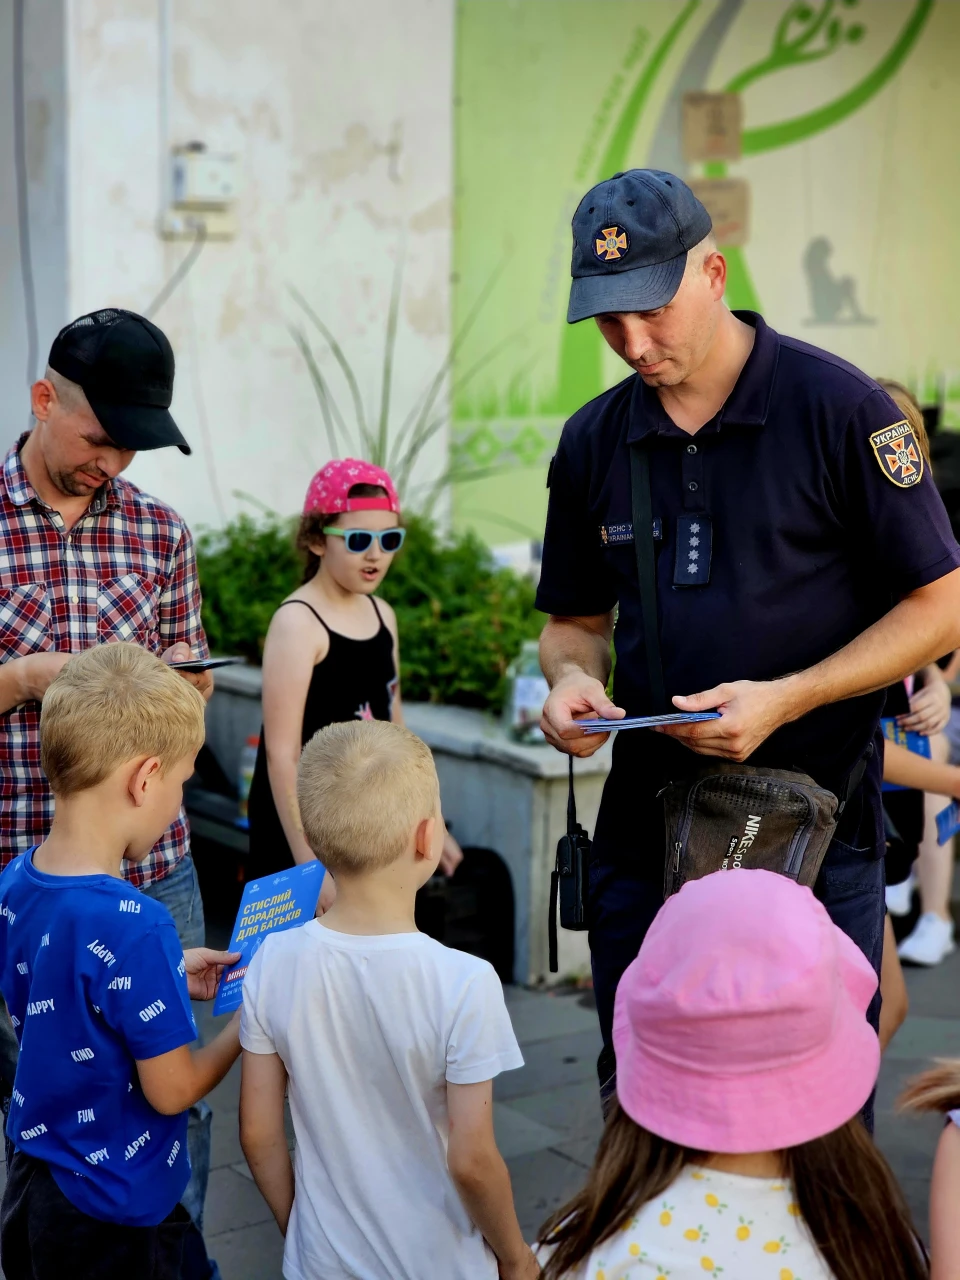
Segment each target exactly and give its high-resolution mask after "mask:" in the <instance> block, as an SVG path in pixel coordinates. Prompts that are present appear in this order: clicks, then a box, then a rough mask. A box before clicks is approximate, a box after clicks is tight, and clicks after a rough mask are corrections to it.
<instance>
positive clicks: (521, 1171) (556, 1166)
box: [508, 1150, 584, 1242]
mask: <svg viewBox="0 0 960 1280" xmlns="http://www.w3.org/2000/svg"><path fill="white" fill-rule="evenodd" d="M508 1164H509V1168H510V1178H511V1181H512V1183H513V1199H514V1203H515V1204H516V1207H517V1217H518V1218H519V1219H520V1229H521V1230H522V1232H523V1234H524V1238H525V1239H526V1240H529V1241H531V1242H532V1241H533V1240H534V1239H535V1238H536V1234H537V1231H538V1230H539V1228H540V1227H541V1226H542V1225H543V1223H544V1221H545V1220H546V1219H547V1218H549V1216H550V1215H551V1214H552V1213H553V1212H554V1211H555V1210H557V1209H559V1208H560V1206H561V1205H562V1204H565V1203H566V1202H567V1201H568V1200H569V1199H570V1198H571V1196H573V1195H574V1194H575V1193H576V1192H577V1191H578V1190H579V1189H580V1187H582V1186H583V1176H584V1169H583V1166H582V1165H579V1164H577V1163H576V1161H574V1160H570V1159H568V1158H567V1157H566V1156H564V1155H563V1154H562V1153H561V1152H559V1151H553V1150H550V1151H537V1152H535V1153H533V1154H531V1155H528V1156H519V1157H518V1158H517V1159H516V1160H510V1161H508Z"/></svg>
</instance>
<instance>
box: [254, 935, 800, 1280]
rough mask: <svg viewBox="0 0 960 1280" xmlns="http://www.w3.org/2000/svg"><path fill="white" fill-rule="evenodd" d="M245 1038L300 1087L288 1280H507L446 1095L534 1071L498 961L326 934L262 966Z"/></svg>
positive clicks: (294, 940) (425, 941)
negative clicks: (460, 1184)
mask: <svg viewBox="0 0 960 1280" xmlns="http://www.w3.org/2000/svg"><path fill="white" fill-rule="evenodd" d="M240 1039H241V1042H242V1044H243V1047H244V1048H245V1049H249V1050H250V1051H251V1052H252V1053H277V1054H279V1055H280V1058H281V1059H282V1061H283V1064H284V1066H285V1067H286V1069H287V1072H288V1074H289V1077H290V1086H289V1097H290V1111H291V1113H292V1116H293V1128H294V1132H295V1134H296V1139H297V1150H296V1158H295V1162H294V1168H295V1174H296V1193H295V1198H294V1204H293V1213H292V1214H291V1217H290V1226H289V1229H288V1231H287V1241H286V1248H285V1250H284V1256H283V1274H284V1276H286V1277H288V1280H321V1278H322V1280H326V1278H327V1277H331V1278H332V1277H338V1278H339V1277H350V1280H423V1277H424V1276H426V1275H432V1276H443V1278H444V1280H496V1276H497V1263H496V1259H495V1258H494V1255H493V1253H492V1251H491V1250H490V1249H489V1247H488V1246H487V1244H486V1242H485V1241H484V1239H483V1237H482V1236H481V1234H480V1232H479V1231H478V1230H477V1228H476V1227H475V1226H474V1224H473V1222H472V1220H471V1218H470V1216H469V1215H468V1213H467V1211H466V1209H465V1208H464V1206H463V1203H462V1201H461V1200H460V1197H459V1195H458V1193H457V1189H456V1186H455V1185H454V1183H453V1180H452V1178H451V1177H450V1174H449V1172H448V1170H447V1138H448V1134H449V1118H448V1113H447V1082H448V1081H449V1082H450V1083H451V1084H479V1083H480V1082H481V1081H484V1080H491V1079H492V1078H493V1077H494V1076H496V1075H499V1073H500V1072H501V1071H507V1070H510V1069H511V1068H514V1067H521V1066H523V1058H522V1056H521V1054H520V1049H519V1047H518V1045H517V1041H516V1037H515V1036H514V1034H513V1027H512V1026H511V1024H510V1016H509V1014H508V1013H507V1008H506V1005H505V1004H504V1000H503V988H502V987H501V985H500V980H499V978H498V977H497V975H496V973H495V972H494V970H493V969H492V968H491V966H490V965H489V964H488V963H487V962H486V961H485V960H478V959H477V958H476V956H470V955H466V954H465V953H464V952H462V951H453V950H451V949H450V948H448V947H444V946H441V944H440V943H439V942H435V941H434V940H433V939H432V938H428V937H427V936H426V934H422V933H398V934H388V935H385V936H379V937H357V936H356V935H353V934H347V933H336V932H335V931H334V930H332V929H328V928H326V927H325V926H324V925H322V924H320V923H319V922H318V921H315V920H313V921H310V922H309V923H308V924H305V925H304V926H303V927H302V928H298V929H290V930H288V931H287V932H286V933H279V934H274V935H273V937H270V938H267V940H266V941H265V943H264V944H263V946H262V947H261V948H260V950H259V952H258V953H257V955H256V956H255V957H254V958H253V960H252V961H251V963H250V968H249V970H248V972H247V975H246V977H245V978H244V983H243V1021H242V1024H241V1030H240ZM804 1280H806V1277H804Z"/></svg>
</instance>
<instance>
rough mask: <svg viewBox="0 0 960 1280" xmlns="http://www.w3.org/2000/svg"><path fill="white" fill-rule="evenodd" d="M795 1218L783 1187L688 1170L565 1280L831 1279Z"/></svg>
mask: <svg viewBox="0 0 960 1280" xmlns="http://www.w3.org/2000/svg"><path fill="white" fill-rule="evenodd" d="M799 1214H800V1211H799V1209H798V1208H797V1205H796V1204H795V1203H794V1200H793V1193H792V1190H791V1187H790V1183H789V1182H788V1181H781V1182H777V1181H776V1180H774V1179H772V1178H745V1177H743V1176H742V1175H741V1174H738V1173H721V1172H720V1171H719V1170H717V1169H705V1168H701V1167H700V1166H698V1165H687V1166H686V1167H685V1168H684V1169H683V1170H682V1172H681V1174H680V1176H679V1178H677V1180H676V1182H674V1183H673V1184H672V1185H671V1186H670V1188H669V1189H668V1191H667V1192H666V1194H665V1195H663V1196H660V1197H659V1198H658V1199H656V1200H650V1201H648V1202H647V1203H646V1204H645V1205H643V1207H642V1208H641V1209H640V1212H639V1213H638V1214H637V1216H636V1217H635V1218H634V1219H633V1221H632V1222H630V1223H628V1224H627V1226H626V1227H625V1228H624V1229H623V1230H622V1231H619V1232H618V1233H617V1234H616V1235H615V1236H613V1237H611V1239H609V1240H605V1241H604V1243H603V1244H602V1245H600V1247H599V1248H597V1249H594V1251H593V1253H591V1255H590V1257H589V1258H588V1259H587V1260H586V1261H585V1262H583V1263H581V1264H580V1266H579V1267H578V1268H577V1270H576V1271H574V1272H571V1273H570V1275H569V1280H665V1278H666V1280H711V1278H713V1280H831V1277H832V1276H833V1273H832V1272H831V1271H829V1270H828V1269H827V1266H826V1263H825V1262H824V1261H823V1259H822V1258H821V1257H820V1254H819V1253H818V1252H817V1250H816V1248H815V1247H814V1245H813V1242H812V1240H811V1239H810V1237H809V1235H808V1234H807V1232H806V1230H805V1228H804V1225H803V1223H802V1221H801V1220H800V1216H799ZM549 1252H550V1251H549V1250H546V1249H545V1250H543V1251H542V1254H541V1260H542V1261H546V1258H547V1256H548V1254H549Z"/></svg>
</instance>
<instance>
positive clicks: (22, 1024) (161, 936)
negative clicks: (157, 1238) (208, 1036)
mask: <svg viewBox="0 0 960 1280" xmlns="http://www.w3.org/2000/svg"><path fill="white" fill-rule="evenodd" d="M33 853H34V850H33V849H30V850H28V852H26V853H24V854H21V855H20V857H18V858H16V859H15V860H14V861H13V862H11V863H10V865H9V866H8V867H7V869H6V870H5V871H4V872H3V874H2V875H0V990H2V992H3V996H4V999H5V1000H6V1002H7V1008H8V1010H9V1012H10V1018H11V1021H12V1022H13V1026H14V1029H15V1030H16V1033H17V1039H18V1040H19V1041H20V1059H19V1062H18V1064H17V1075H16V1081H15V1084H14V1089H13V1100H12V1102H11V1105H10V1115H9V1118H8V1120H7V1135H8V1137H9V1138H10V1139H11V1140H12V1142H13V1143H14V1145H15V1146H16V1147H17V1148H18V1149H19V1150H21V1151H23V1152H25V1153H26V1154H27V1155H30V1156H33V1157H35V1158H36V1159H38V1160H43V1161H45V1162H46V1164H47V1165H49V1167H50V1172H51V1173H52V1175H53V1177H54V1179H55V1181H56V1183H57V1186H58V1187H59V1188H60V1190H61V1191H62V1192H63V1194H64V1195H65V1196H66V1197H67V1199H68V1200H69V1201H70V1202H71V1203H72V1204H74V1205H75V1206H76V1207H77V1208H78V1209H80V1210H81V1211H82V1212H83V1213H88V1214H90V1215H91V1216H92V1217H95V1218H101V1219H104V1220H106V1221H108V1222H116V1223H122V1224H124V1225H127V1226H152V1225H155V1224H156V1223H158V1222H161V1221H162V1220H163V1219H164V1218H165V1217H166V1216H167V1214H168V1213H170V1212H171V1210H172V1209H173V1208H174V1206H175V1205H176V1204H177V1202H178V1200H179V1199H180V1197H181V1195H182V1194H183V1190H184V1188H185V1186H186V1185H187V1181H188V1180H189V1177H190V1163H189V1160H188V1157H187V1117H186V1113H183V1114H181V1115H176V1116H164V1115H161V1114H160V1113H159V1112H158V1111H155V1110H154V1109H153V1107H151V1106H150V1103H149V1102H147V1100H146V1098H145V1097H144V1096H143V1091H142V1090H141V1088H140V1082H139V1078H138V1076H137V1068H136V1061H135V1060H136V1059H143V1058H155V1057H157V1056H158V1055H160V1054H162V1053H168V1052H169V1051H170V1050H171V1049H176V1048H179V1047H180V1046H181V1045H184V1044H189V1043H190V1041H192V1040H194V1039H195V1038H196V1035H197V1027H196V1023H195V1021H194V1018H193V1013H192V1011H191V1009H190V997H189V994H188V992H187V981H186V966H185V963H184V959H183V949H182V947H181V946H180V941H179V938H178V937H177V931H176V928H175V926H174V923H173V919H172V918H171V916H170V913H169V912H168V911H167V909H166V907H164V906H161V905H160V903H158V902H154V901H153V899H152V898H149V897H147V895H146V894H142V893H140V892H139V891H138V890H137V889H134V888H133V887H132V886H131V885H129V884H128V883H127V882H126V881H125V880H120V879H115V878H114V877H112V876H108V875H92V876H52V875H46V874H45V873H44V872H41V871H38V870H37V868H36V867H35V866H34V865H33Z"/></svg>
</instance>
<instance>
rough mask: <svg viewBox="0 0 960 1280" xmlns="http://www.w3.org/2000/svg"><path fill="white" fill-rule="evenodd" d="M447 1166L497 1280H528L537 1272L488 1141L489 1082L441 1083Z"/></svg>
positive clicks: (502, 1169)
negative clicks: (444, 1086) (447, 1122)
mask: <svg viewBox="0 0 960 1280" xmlns="http://www.w3.org/2000/svg"><path fill="white" fill-rule="evenodd" d="M447 1107H448V1110H449V1114H450V1141H449V1143H448V1145H447V1167H448V1168H449V1170H450V1176H451V1178H453V1181H454V1182H455V1183H456V1187H457V1190H458V1191H459V1192H460V1198H461V1200H462V1201H463V1203H464V1205H465V1206H466V1209H467V1212H468V1213H469V1214H470V1217H471V1218H472V1219H473V1220H474V1222H475V1223H476V1224H477V1226H478V1227H479V1228H480V1230H481V1232H482V1233H483V1236H484V1239H485V1240H486V1242H487V1244H489V1246H490V1248H491V1249H492V1250H493V1252H494V1253H495V1254H496V1256H497V1262H498V1264H499V1267H500V1275H501V1277H502V1280H528V1277H529V1278H531V1280H532V1277H535V1276H538V1275H539V1274H540V1268H539V1266H538V1265H537V1262H536V1259H535V1258H534V1256H533V1253H532V1252H531V1250H530V1249H529V1247H528V1246H527V1245H526V1244H525V1243H524V1239H523V1236H522V1235H521V1233H520V1224H519V1222H518V1221H517V1213H516V1210H515V1209H514V1207H513V1191H512V1190H511V1187H510V1174H509V1173H508V1172H507V1166H506V1165H505V1164H504V1162H503V1157H502V1156H501V1154H500V1152H499V1151H498V1150H497V1143H496V1140H495V1138H494V1136H493V1081H492V1080H485V1081H484V1082H483V1083H482V1084H449V1083H448V1084H447Z"/></svg>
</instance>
